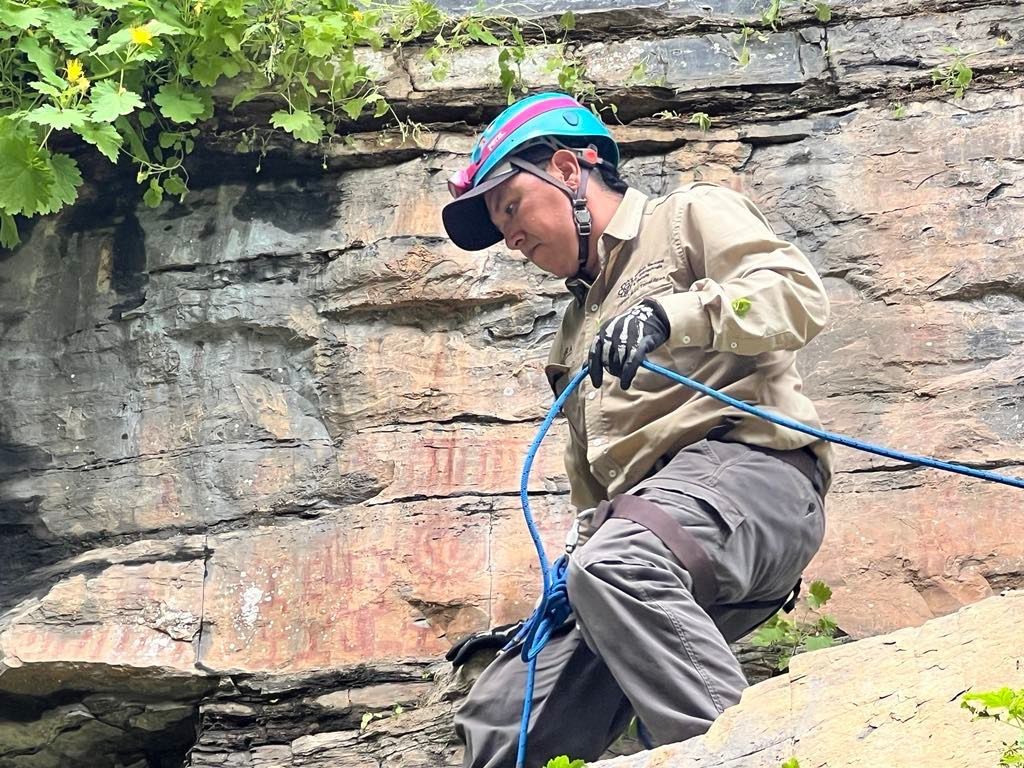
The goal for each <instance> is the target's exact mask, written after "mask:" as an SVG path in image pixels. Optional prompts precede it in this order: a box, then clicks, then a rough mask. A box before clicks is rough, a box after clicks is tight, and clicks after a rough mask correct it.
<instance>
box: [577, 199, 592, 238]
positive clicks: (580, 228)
mask: <svg viewBox="0 0 1024 768" xmlns="http://www.w3.org/2000/svg"><path fill="white" fill-rule="evenodd" d="M572 218H573V221H575V222H576V234H578V235H579V236H580V237H586V236H587V235H589V234H590V230H591V227H592V225H593V219H592V218H591V216H590V211H588V210H587V201H586V199H585V198H583V199H581V198H577V199H576V200H573V201H572Z"/></svg>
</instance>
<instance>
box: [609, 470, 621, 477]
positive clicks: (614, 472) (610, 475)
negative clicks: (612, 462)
mask: <svg viewBox="0 0 1024 768" xmlns="http://www.w3.org/2000/svg"><path fill="white" fill-rule="evenodd" d="M618 474H619V473H618V470H614V469H609V470H608V477H616V476H617V475H618Z"/></svg>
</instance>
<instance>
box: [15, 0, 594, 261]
mask: <svg viewBox="0 0 1024 768" xmlns="http://www.w3.org/2000/svg"><path fill="white" fill-rule="evenodd" d="M526 24H529V25H530V29H531V30H532V31H533V33H534V34H535V36H536V37H537V38H538V39H539V40H540V41H541V44H544V43H547V37H546V35H545V32H544V30H543V28H542V27H541V26H540V25H539V24H536V23H534V22H524V21H521V20H519V19H517V18H515V17H512V16H506V15H500V14H499V13H497V12H488V13H486V14H485V13H471V14H468V15H465V16H460V17H458V18H457V19H455V18H451V17H448V16H446V15H445V14H444V13H443V12H442V11H441V10H440V9H438V8H437V7H436V6H435V5H434V4H433V3H432V2H430V0H399V2H383V1H380V0H358V2H357V0H76V2H73V3H71V2H67V0H0V246H3V247H13V246H14V245H16V244H17V243H18V242H19V240H18V232H17V226H16V221H15V219H14V217H15V216H16V215H21V216H26V217H30V216H35V215H39V214H47V213H53V212H55V211H58V210H60V209H61V208H62V207H64V206H65V205H68V204H70V203H73V202H74V201H75V199H76V198H77V195H78V188H79V187H80V186H81V184H82V176H81V172H80V170H79V168H78V164H77V162H76V160H75V159H74V158H73V157H71V156H70V155H68V154H65V153H63V152H60V151H57V150H56V149H55V148H54V144H53V139H54V138H56V137H61V138H62V139H66V138H68V137H71V136H77V138H78V139H80V140H81V141H84V142H86V143H87V144H90V145H92V146H93V147H95V148H96V150H97V151H98V152H99V153H100V154H101V155H103V156H104V157H105V158H106V159H107V160H109V161H110V162H113V163H117V162H119V161H121V160H128V161H130V162H131V163H133V164H134V166H135V168H136V180H137V181H138V183H139V185H140V186H142V187H143V189H144V194H143V200H144V201H145V202H146V204H147V205H151V206H156V205H159V204H160V202H161V201H162V200H163V198H164V196H165V195H173V196H175V197H177V198H178V199H179V200H181V199H183V198H184V196H185V195H186V193H187V192H188V182H189V176H188V172H187V169H186V167H185V160H186V158H187V157H188V155H189V154H190V153H191V152H192V151H193V149H194V148H195V143H196V140H197V137H198V134H199V125H200V124H201V123H202V122H203V121H205V120H207V119H209V118H210V117H211V116H212V115H213V109H214V87H215V86H220V85H223V84H225V83H230V84H231V90H233V91H234V93H235V95H234V98H233V100H232V102H231V104H230V106H229V107H228V109H229V110H230V111H232V112H234V111H235V110H236V109H237V108H238V107H240V106H241V105H242V104H245V103H246V102H249V101H253V100H255V99H259V100H261V101H266V102H269V103H276V104H279V105H280V107H279V108H278V109H276V110H275V111H273V113H272V114H271V115H270V116H269V120H268V122H267V123H258V124H254V125H250V126H249V127H247V128H244V129H240V130H239V136H240V140H239V142H238V149H239V151H254V150H255V151H258V152H260V153H261V156H262V152H263V149H264V147H265V146H266V143H267V137H268V136H270V135H272V134H273V133H275V132H280V133H285V134H288V135H290V136H291V137H292V138H294V139H295V140H297V141H301V142H307V143H311V144H324V143H327V142H329V141H332V140H334V138H335V136H336V135H338V134H339V133H342V134H343V133H345V131H346V130H347V129H346V128H345V126H346V125H348V126H351V125H352V123H354V122H355V121H361V120H365V121H369V122H370V124H372V125H377V126H381V125H383V124H390V125H393V126H396V127H398V128H399V129H400V130H401V131H402V133H403V137H408V136H409V135H412V137H413V138H414V139H415V138H416V130H417V126H416V124H415V123H412V122H411V121H408V120H403V119H402V118H400V116H399V115H398V114H397V113H396V112H395V111H394V108H393V107H392V105H391V104H390V103H389V102H388V100H387V98H386V97H385V95H384V93H383V92H382V91H381V85H380V82H379V79H378V76H377V75H375V73H374V72H373V71H372V69H371V65H370V64H369V63H368V58H367V56H366V55H365V54H367V53H370V52H374V51H376V52H381V53H382V54H383V53H389V54H391V55H392V56H394V57H396V58H401V57H402V56H403V47H404V46H406V45H407V44H409V43H411V42H412V41H423V40H427V41H429V45H428V47H427V49H426V53H425V56H426V59H427V61H428V62H430V63H431V65H432V66H433V76H434V77H436V78H438V79H443V78H444V77H445V76H446V75H447V72H448V62H449V60H450V57H451V54H452V53H453V52H454V51H456V50H459V49H460V48H462V47H465V46H466V45H469V44H482V45H489V46H495V47H497V48H498V70H499V71H498V76H499V81H500V83H501V85H502V87H503V88H504V89H505V91H506V93H507V94H508V98H509V100H510V101H511V100H512V99H513V98H514V93H515V92H516V91H517V90H521V89H522V78H521V74H520V65H521V64H522V62H523V61H524V60H525V59H526V57H527V53H528V44H527V42H526V40H525V38H524V29H526V27H525V26H524V25H526ZM574 26H575V20H574V18H573V17H572V14H565V15H563V17H562V34H563V37H562V39H561V40H560V41H559V44H560V45H561V46H562V49H563V50H564V48H565V46H566V44H567V43H566V38H565V35H566V34H567V32H568V31H569V30H570V29H572V28H573V27H574ZM554 59H555V60H556V61H557V67H559V76H558V80H559V84H560V86H561V87H563V88H565V89H566V90H569V91H572V92H575V93H580V92H581V91H583V90H585V88H586V83H585V81H584V78H583V75H582V71H581V70H582V68H581V66H580V65H579V63H578V62H576V61H574V60H571V59H570V60H568V61H567V60H566V59H565V57H558V56H556V57H554ZM591 90H592V86H591ZM339 126H341V128H340V130H339ZM66 144H67V142H66V141H62V146H64V145H66ZM258 168H259V166H257V170H258Z"/></svg>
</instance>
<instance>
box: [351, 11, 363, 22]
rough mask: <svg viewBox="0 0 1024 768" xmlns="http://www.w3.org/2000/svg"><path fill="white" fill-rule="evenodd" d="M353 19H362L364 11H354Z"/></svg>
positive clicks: (358, 20) (357, 20)
mask: <svg viewBox="0 0 1024 768" xmlns="http://www.w3.org/2000/svg"><path fill="white" fill-rule="evenodd" d="M352 20H353V21H355V22H357V23H358V22H360V21H362V20H363V12H362V11H352Z"/></svg>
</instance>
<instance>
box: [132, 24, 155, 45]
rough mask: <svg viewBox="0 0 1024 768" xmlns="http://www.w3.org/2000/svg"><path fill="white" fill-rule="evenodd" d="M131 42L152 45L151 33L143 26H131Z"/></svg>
mask: <svg viewBox="0 0 1024 768" xmlns="http://www.w3.org/2000/svg"><path fill="white" fill-rule="evenodd" d="M132 42H133V43H135V44H136V45H152V44H153V33H152V32H150V31H149V30H148V29H146V28H145V27H132Z"/></svg>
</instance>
